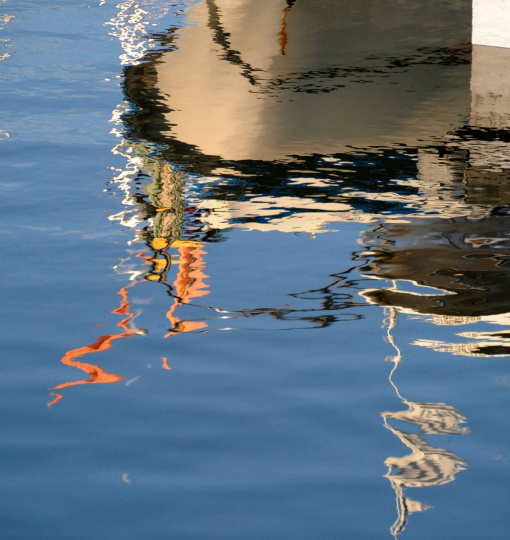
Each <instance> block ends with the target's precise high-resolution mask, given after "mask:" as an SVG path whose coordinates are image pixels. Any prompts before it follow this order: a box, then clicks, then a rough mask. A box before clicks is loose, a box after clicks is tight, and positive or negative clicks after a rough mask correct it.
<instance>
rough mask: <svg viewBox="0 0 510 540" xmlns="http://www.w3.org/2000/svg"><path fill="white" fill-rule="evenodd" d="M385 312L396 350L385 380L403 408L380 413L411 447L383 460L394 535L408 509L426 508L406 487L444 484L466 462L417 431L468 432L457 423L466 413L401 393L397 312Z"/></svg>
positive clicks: (457, 433)
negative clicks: (392, 495)
mask: <svg viewBox="0 0 510 540" xmlns="http://www.w3.org/2000/svg"><path fill="white" fill-rule="evenodd" d="M385 315H386V318H385V320H384V323H383V327H385V328H386V329H387V334H386V341H387V342H388V343H390V345H391V346H392V347H393V348H394V349H395V351H396V355H394V356H390V357H388V358H386V360H387V361H390V362H393V367H392V369H391V371H390V374H389V376H388V380H389V382H390V384H391V386H392V387H393V388H394V390H395V393H396V394H397V396H398V398H399V399H400V401H401V402H402V404H403V405H406V406H407V409H406V410H403V411H399V412H395V413H393V412H382V413H381V416H382V417H383V425H384V427H385V428H386V429H388V430H389V431H391V433H393V434H394V435H395V436H396V437H397V438H398V439H399V440H400V441H401V442H402V443H403V444H404V445H405V446H407V447H408V448H409V449H410V450H411V454H409V455H407V456H404V457H389V458H387V459H386V461H385V462H384V463H385V465H386V466H387V467H388V472H387V473H386V474H385V475H384V477H385V478H387V479H388V480H389V481H390V484H391V487H392V488H393V491H394V492H395V496H396V508H397V519H396V520H395V522H394V523H393V525H392V526H391V528H390V533H391V534H392V535H393V536H394V537H395V538H396V537H397V536H398V535H399V534H400V533H401V532H402V531H403V530H404V528H405V526H406V524H407V520H408V517H409V516H410V515H411V514H412V513H414V512H424V511H425V510H428V509H429V508H430V506H426V505H424V504H423V503H421V502H419V501H413V500H411V499H409V498H408V497H407V496H406V491H405V490H406V488H418V487H426V486H439V485H442V484H446V483H448V482H451V481H453V480H454V479H455V478H454V477H455V475H456V474H457V473H458V472H459V471H461V470H463V469H465V467H466V465H467V463H466V461H464V460H463V459H461V458H459V457H458V456H456V455H455V454H453V453H452V452H449V451H448V450H445V449H443V448H436V447H434V446H432V445H430V444H429V443H427V442H426V441H425V440H424V439H423V438H422V436H421V435H422V434H427V435H430V434H443V435H444V434H448V435H460V434H466V433H469V430H468V428H467V427H463V426H461V425H460V424H463V423H465V422H466V417H465V416H464V415H463V414H462V413H461V412H460V411H458V410H457V409H454V408H453V407H452V406H451V405H447V404H446V403H424V402H417V401H409V400H407V399H406V398H404V397H402V395H401V393H400V391H399V389H398V387H397V385H396V384H395V382H394V380H393V377H394V375H395V372H396V370H397V367H398V365H399V364H400V361H401V360H402V352H401V350H400V349H399V347H398V346H397V344H396V342H395V338H394V336H393V335H392V330H393V329H394V328H395V327H396V326H397V324H398V312H397V310H396V309H395V308H393V307H392V308H385ZM388 420H394V421H397V422H400V423H402V422H403V423H407V424H413V425H414V426H416V427H417V428H418V430H419V431H418V433H412V432H408V431H404V430H403V429H397V428H394V427H392V426H391V425H390V424H389V422H388Z"/></svg>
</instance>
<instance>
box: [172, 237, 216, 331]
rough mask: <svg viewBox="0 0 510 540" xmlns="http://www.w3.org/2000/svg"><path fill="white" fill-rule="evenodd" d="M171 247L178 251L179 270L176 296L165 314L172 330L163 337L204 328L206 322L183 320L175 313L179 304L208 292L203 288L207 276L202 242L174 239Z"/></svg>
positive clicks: (175, 283) (176, 280)
mask: <svg viewBox="0 0 510 540" xmlns="http://www.w3.org/2000/svg"><path fill="white" fill-rule="evenodd" d="M172 247H177V248H178V251H179V270H178V272H177V277H176V278H175V281H174V287H175V292H176V297H175V298H174V303H173V305H172V306H171V307H170V309H169V310H168V312H167V314H166V316H167V318H168V320H169V321H170V323H171V324H172V330H171V331H170V332H168V333H167V334H166V335H165V337H169V336H172V335H174V334H177V333H181V332H194V331H195V330H200V329H202V328H206V327H207V324H206V323H205V322H203V321H183V320H181V319H179V318H178V317H177V316H176V315H175V310H176V309H177V307H178V306H179V305H181V304H187V303H188V302H190V301H191V300H192V299H193V298H199V297H200V296H205V295H207V294H209V292H210V291H207V290H204V289H205V288H207V287H208V285H206V284H205V283H204V280H205V278H207V277H209V276H207V275H206V274H205V273H204V270H205V261H204V257H203V256H204V255H205V254H206V252H205V251H204V250H202V249H201V247H202V244H201V243H200V242H192V241H175V242H174V243H173V244H172Z"/></svg>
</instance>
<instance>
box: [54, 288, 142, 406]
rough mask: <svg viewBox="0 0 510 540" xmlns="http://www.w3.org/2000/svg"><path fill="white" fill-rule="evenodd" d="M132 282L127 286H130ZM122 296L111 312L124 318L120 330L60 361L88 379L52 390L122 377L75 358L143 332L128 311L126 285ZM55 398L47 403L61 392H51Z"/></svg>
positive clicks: (99, 350)
mask: <svg viewBox="0 0 510 540" xmlns="http://www.w3.org/2000/svg"><path fill="white" fill-rule="evenodd" d="M133 285H134V283H132V284H131V285H130V286H129V287H132V286H133ZM118 294H120V295H121V297H122V300H121V303H120V306H119V307H118V308H117V309H114V310H113V311H112V313H114V314H115V315H121V316H123V317H124V318H123V319H122V320H121V321H120V322H119V323H117V326H119V327H120V328H122V330H123V331H122V332H119V333H118V334H107V335H104V336H101V337H99V338H98V339H97V340H96V341H95V342H94V343H92V344H90V345H86V346H85V347H79V348H78V349H72V350H70V351H68V352H67V353H66V354H65V355H64V357H63V358H62V360H61V362H62V363H63V364H65V365H66V366H71V367H75V368H78V369H81V370H82V371H84V372H85V373H87V374H88V375H89V377H90V378H89V379H85V380H82V381H71V382H67V383H62V384H59V385H58V386H55V387H53V390H62V389H63V388H67V387H69V386H76V385H78V384H89V383H94V384H96V383H116V382H119V381H121V380H122V379H123V377H121V376H120V375H116V374H115V373H107V372H106V371H104V370H103V369H102V368H100V367H99V366H96V365H93V364H87V363H85V362H78V361H77V360H76V359H77V358H81V357H82V356H85V355H86V354H92V353H98V352H102V351H106V350H108V349H110V348H111V346H112V344H113V341H114V340H116V339H119V338H125V337H133V336H135V335H137V334H145V333H146V331H145V330H141V329H138V328H136V326H135V325H134V321H133V319H134V314H133V313H131V312H130V306H129V298H128V287H123V288H122V289H121V290H120V291H119V293H118ZM52 395H54V396H55V398H54V399H53V400H52V401H51V402H50V403H48V405H49V406H51V405H54V404H55V403H56V402H57V401H60V400H61V399H62V394H60V393H52Z"/></svg>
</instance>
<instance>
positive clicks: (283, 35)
mask: <svg viewBox="0 0 510 540" xmlns="http://www.w3.org/2000/svg"><path fill="white" fill-rule="evenodd" d="M289 11H290V6H288V7H286V8H285V9H284V10H283V17H282V22H281V25H280V32H279V34H278V35H279V36H280V52H281V53H282V54H285V48H286V47H287V43H288V42H289V36H288V35H287V14H288V13H289Z"/></svg>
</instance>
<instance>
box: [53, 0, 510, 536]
mask: <svg viewBox="0 0 510 540" xmlns="http://www.w3.org/2000/svg"><path fill="white" fill-rule="evenodd" d="M156 4H157V3H146V4H144V3H135V2H125V3H123V4H119V9H120V12H119V16H118V18H117V19H116V20H115V21H111V24H112V27H113V30H112V33H113V35H115V36H117V37H118V38H119V39H120V41H121V43H122V47H123V51H124V52H123V56H122V57H121V62H122V64H123V65H124V66H126V67H125V69H124V80H123V88H124V91H125V96H126V100H125V101H124V102H122V103H121V104H119V106H118V107H117V109H116V110H115V111H114V114H113V119H112V121H113V122H114V124H115V127H114V133H116V134H117V136H118V137H119V138H120V142H119V144H118V145H117V146H116V147H115V148H114V150H113V152H114V153H115V154H119V155H122V156H123V157H124V159H125V167H123V168H122V169H121V170H118V171H116V173H115V176H114V178H113V179H112V181H111V186H112V189H114V190H116V191H117V192H119V193H122V195H123V208H122V211H120V212H118V213H117V214H115V215H113V216H111V217H110V219H111V220H112V221H115V222H117V223H119V224H120V225H122V226H124V227H128V228H130V229H131V230H133V237H132V240H131V241H130V243H129V249H128V256H127V257H126V259H125V260H124V261H122V262H121V263H120V264H119V265H118V266H117V268H116V271H117V272H118V273H119V274H123V275H125V276H127V277H129V280H130V281H131V286H134V285H135V284H136V283H139V282H141V281H144V282H153V283H154V285H155V286H158V287H160V288H165V289H166V290H167V292H168V294H169V296H170V298H171V302H172V303H171V305H170V307H169V309H168V311H167V318H168V321H169V323H170V328H169V329H168V331H167V332H166V335H165V337H169V336H175V335H177V334H179V333H185V332H202V331H206V329H207V331H212V330H218V329H225V328H228V329H231V328H232V326H231V325H232V319H236V320H237V321H238V322H239V324H241V322H244V323H246V324H249V322H250V321H251V320H252V319H254V318H256V319H260V318H261V317H267V316H268V317H271V318H272V319H273V320H275V321H278V323H279V324H280V326H281V327H282V328H286V329H288V328H303V327H307V328H309V327H315V328H322V327H325V326H329V325H331V324H333V323H336V322H338V321H341V320H353V319H356V318H361V315H360V314H359V310H358V308H359V306H360V303H359V302H358V301H356V300H355V298H356V295H355V291H356V289H358V288H359V284H358V282H356V281H354V280H353V278H352V274H353V269H352V268H351V269H349V270H347V271H345V272H339V271H338V269H336V272H335V273H333V272H332V273H331V276H330V278H328V279H329V280H330V282H329V283H326V285H324V286H323V287H320V288H315V289H310V290H306V291H302V292H294V293H292V294H288V295H287V297H286V301H287V300H289V299H290V300H291V301H292V302H293V304H291V305H289V304H284V305H277V306H272V307H245V308H242V309H238V310H228V309H225V307H224V306H208V305H203V304H199V303H198V299H199V298H203V297H205V296H207V295H208V293H209V290H208V285H207V284H206V278H207V277H208V276H207V275H206V274H205V267H206V260H205V257H206V253H207V250H206V249H205V245H206V244H207V243H213V242H218V241H222V240H224V239H225V238H226V234H225V232H226V231H228V230H229V229H230V228H232V227H240V228H243V229H245V230H257V231H279V232H281V233H287V232H292V233H303V232H306V233H309V234H312V235H313V234H316V233H320V232H326V231H331V230H334V227H333V225H332V224H335V223H336V224H338V223H340V222H345V221H356V222H362V223H366V224H367V230H366V232H365V233H364V235H363V237H362V239H361V242H362V243H363V246H364V253H363V254H362V255H361V256H359V257H357V260H358V261H359V260H360V259H364V262H363V266H362V268H360V269H359V271H360V274H361V277H362V278H363V279H364V278H374V279H377V280H381V282H382V281H388V282H392V283H393V286H392V287H391V288H389V289H385V288H382V287H380V288H374V289H367V290H364V291H363V292H362V297H363V298H364V299H365V300H367V301H368V302H369V303H372V304H378V305H380V306H384V307H386V308H388V309H389V311H390V317H389V321H388V340H389V341H390V343H392V344H393V345H395V343H394V340H393V337H392V336H391V330H392V329H393V327H394V326H395V324H396V321H397V316H398V315H397V312H403V313H412V314H417V315H420V316H423V317H424V318H426V319H427V320H429V321H431V322H433V323H435V324H445V325H457V324H468V323H471V322H478V321H482V320H483V321H485V322H489V323H497V324H506V323H507V322H508V308H507V305H508V300H509V299H510V298H509V297H508V293H507V292H506V286H505V285H506V281H507V278H508V277H509V276H508V274H507V270H506V269H507V267H508V261H509V260H510V246H509V244H508V238H509V235H508V232H507V231H508V230H509V225H510V221H509V216H510V212H509V211H508V208H509V207H510V204H509V203H510V191H509V190H508V179H509V173H508V171H509V170H510V147H509V146H508V142H509V138H508V131H507V129H508V127H509V118H510V104H509V101H508V97H509V96H510V84H509V82H508V79H507V78H506V76H505V75H504V73H509V72H510V70H504V69H501V65H502V64H504V65H510V63H509V62H510V58H509V55H508V54H506V52H505V51H497V58H496V59H495V58H494V56H493V53H492V52H491V51H488V50H487V49H486V48H483V47H482V48H480V47H475V48H474V50H473V56H472V58H473V64H472V66H471V67H470V60H471V56H470V53H471V47H470V44H469V40H468V38H467V35H468V34H469V29H470V28H469V27H470V16H471V14H470V12H469V10H466V3H465V2H464V1H461V0H459V1H453V2H452V1H449V2H445V1H432V2H428V3H423V2H417V1H416V2H414V1H412V2H409V1H405V2H404V1H397V2H394V3H393V4H392V5H391V6H390V5H388V4H387V3H385V4H384V9H381V5H382V4H381V3H380V2H378V1H376V0H367V1H366V2H364V3H361V4H360V3H359V2H355V1H347V2H342V3H341V4H340V5H339V3H338V2H337V1H333V0H332V1H323V2H320V3H317V2H311V1H307V0H300V1H299V2H297V1H296V2H292V1H284V0H277V1H272V0H258V1H257V2H255V1H249V0H239V1H237V2H232V1H229V0H216V1H214V0H204V1H199V2H190V4H189V8H188V10H187V16H188V22H189V25H188V26H186V27H181V28H177V27H173V28H171V29H170V30H168V31H167V32H166V33H164V34H158V35H154V36H152V37H151V38H147V35H146V32H147V24H148V20H149V19H150V17H151V16H152V15H154V14H155V13H156V11H154V10H153V8H155V7H157V6H156ZM144 7H145V8H147V9H144ZM409 21H412V24H411V23H410V22H409ZM416 21H420V25H421V26H420V31H416V24H417V23H416ZM360 28H363V32H360V31H359V29H360ZM332 44H334V46H332ZM374 44H377V49H376V50H374V47H375V45H374ZM495 69H498V70H499V72H501V73H503V75H498V77H494V76H493V75H494V73H493V72H491V70H493V71H494V70H495ZM470 70H471V72H470ZM470 77H471V80H470ZM470 88H471V93H470V91H469V89H470ZM470 107H471V108H470ZM140 262H142V264H140ZM176 266H177V268H175V267H176ZM360 266H361V265H360ZM147 267H149V268H147ZM172 272H174V273H175V277H174V278H173V280H172V278H171V277H170V276H171V275H172ZM287 293H288V291H287ZM126 302H127V297H126ZM200 302H202V300H200ZM126 305H127V304H126ZM184 305H186V306H188V307H194V308H197V312H198V313H199V314H200V316H199V317H197V319H196V320H195V319H194V320H188V319H184V317H183V318H181V317H180V316H179V310H180V308H181V307H182V306H184ZM125 309H128V308H125ZM188 312H189V310H188ZM126 313H127V312H126ZM204 313H205V314H206V315H204ZM225 319H226V320H227V321H228V322H226V321H225ZM129 320H131V319H129ZM126 324H127V323H126ZM226 324H228V326H225V325H226ZM121 326H122V328H123V330H124V331H123V332H122V333H120V334H115V335H110V336H105V337H104V338H101V339H100V340H98V341H97V342H96V343H94V344H92V345H90V346H88V347H85V348H80V349H75V350H73V351H70V352H69V353H67V354H66V355H65V357H64V359H63V362H64V363H66V364H68V365H72V366H74V367H78V368H80V369H82V370H84V371H86V372H87V373H89V374H90V375H91V377H92V379H90V380H88V381H80V382H77V383H67V384H66V385H60V386H59V387H56V388H57V389H58V388H62V387H64V386H69V385H70V384H81V383H83V382H115V381H116V380H120V376H117V375H108V374H106V373H104V372H103V371H101V370H100V368H97V367H95V366H91V365H89V364H83V363H81V362H77V361H75V358H77V357H79V356H82V355H83V354H87V353H89V352H98V351H100V350H105V349H106V348H109V347H110V346H111V343H112V341H113V339H116V338H117V337H130V336H132V335H134V334H135V333H136V332H137V331H136V330H135V329H133V328H132V326H129V325H128V326H123V325H122V324H121ZM463 336H464V337H469V338H473V337H474V339H476V340H477V345H476V346H474V347H473V348H472V349H470V350H468V349H467V348H465V349H463V350H462V351H461V352H462V354H470V353H472V354H487V355H492V354H503V353H504V352H505V351H506V350H507V345H506V342H505V340H506V339H507V335H506V332H499V333H479V332H478V333H471V334H469V333H464V334H463ZM480 340H483V343H481V342H480ZM491 343H492V345H491ZM416 344H417V345H423V346H427V347H432V348H434V349H435V350H450V349H451V350H453V349H452V347H453V346H452V345H449V344H444V343H441V342H438V341H434V340H429V341H426V340H422V341H421V342H416ZM459 351H460V349H459ZM397 353H398V354H397V356H395V357H393V358H392V361H393V363H394V366H393V369H392V371H391V373H390V377H389V379H390V383H391V384H392V386H393V387H394V388H395V391H396V393H397V396H398V397H399V399H400V400H401V401H402V404H403V405H404V407H405V408H404V410H402V411H400V412H394V413H392V412H383V413H382V417H383V419H384V426H385V427H386V428H387V429H388V430H389V431H391V433H393V434H394V435H395V436H396V437H397V438H398V439H399V440H400V441H401V442H402V443H403V444H404V445H405V446H407V447H408V448H409V449H410V451H411V453H410V454H409V455H408V456H405V457H402V458H396V457H390V458H388V459H387V460H386V462H385V464H386V465H387V466H388V469H389V471H388V473H387V475H386V477H387V478H388V480H389V481H390V483H391V486H392V488H393V489H394V491H395V494H396V497H397V512H398V517H397V520H396V522H395V524H394V525H393V527H392V529H391V532H392V534H393V535H394V536H396V535H398V534H399V533H400V532H401V531H402V530H403V529H404V526H405V524H406V520H407V517H408V516H409V514H411V513H413V512H417V511H423V510H426V508H427V507H426V506H425V505H423V504H421V503H419V502H416V501H412V500H410V499H409V498H408V497H407V495H406V493H405V490H406V489H408V488H416V487H425V486H429V485H441V484H445V483H447V482H451V481H452V480H453V479H454V477H455V475H456V473H457V472H458V471H460V470H462V469H463V468H464V467H465V465H466V463H465V461H464V460H462V459H461V458H459V457H457V456H455V455H454V454H453V453H451V452H449V451H448V450H445V449H442V448H437V447H434V446H432V445H431V444H429V443H428V442H427V441H426V440H425V436H427V435H430V434H447V435H453V434H464V433H467V432H468V431H467V428H466V427H462V425H461V424H463V423H464V422H465V417H464V416H463V415H462V413H460V412H459V411H457V410H456V409H454V408H453V407H452V406H450V405H447V404H445V403H426V402H413V401H409V400H407V399H405V398H403V397H402V396H401V394H400V392H399V390H398V388H397V387H396V385H395V383H394V380H393V377H394V375H395V371H396V369H397V366H398V365H399V362H400V361H401V355H400V352H399V351H398V349H397ZM162 360H163V364H162V367H163V368H165V369H167V368H169V366H168V361H167V359H166V358H163V359H162ZM59 396H60V395H57V398H56V400H58V399H60V397H59ZM56 400H54V401H56ZM395 424H397V426H401V425H402V424H405V425H406V426H414V427H415V428H416V429H418V433H414V432H409V431H407V430H406V429H404V428H399V427H396V426H395Z"/></svg>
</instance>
